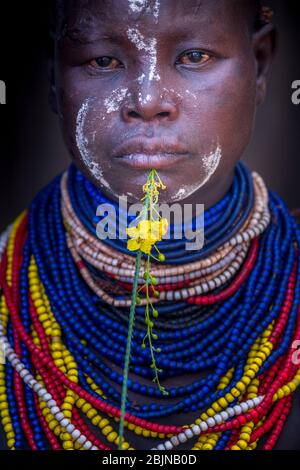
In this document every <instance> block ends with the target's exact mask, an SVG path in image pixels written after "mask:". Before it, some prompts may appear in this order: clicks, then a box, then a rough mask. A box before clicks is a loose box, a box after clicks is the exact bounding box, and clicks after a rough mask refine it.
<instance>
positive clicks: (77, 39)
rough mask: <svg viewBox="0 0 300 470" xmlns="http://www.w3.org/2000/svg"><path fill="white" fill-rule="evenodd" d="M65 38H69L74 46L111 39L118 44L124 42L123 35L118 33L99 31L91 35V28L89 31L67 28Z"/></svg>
mask: <svg viewBox="0 0 300 470" xmlns="http://www.w3.org/2000/svg"><path fill="white" fill-rule="evenodd" d="M64 38H67V39H69V40H70V41H71V43H72V44H73V45H74V46H82V45H89V44H95V43H97V42H99V41H110V42H113V43H115V44H118V45H119V44H122V43H124V36H123V35H120V34H117V33H113V34H111V33H109V34H107V33H103V34H101V33H99V32H97V33H95V34H94V35H91V32H90V29H89V31H88V32H87V31H84V30H83V29H79V28H70V29H67V31H66V33H65V35H64Z"/></svg>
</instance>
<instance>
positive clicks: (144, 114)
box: [121, 80, 179, 122]
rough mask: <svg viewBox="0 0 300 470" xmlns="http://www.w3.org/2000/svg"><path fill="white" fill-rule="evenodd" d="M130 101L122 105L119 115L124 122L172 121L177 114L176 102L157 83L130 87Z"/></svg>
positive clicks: (148, 82)
mask: <svg viewBox="0 0 300 470" xmlns="http://www.w3.org/2000/svg"><path fill="white" fill-rule="evenodd" d="M132 88H134V89H132V90H131V94H130V97H131V99H130V101H127V102H125V103H124V105H123V107H122V110H121V114H122V118H123V119H124V121H126V122H133V121H146V122H147V121H156V120H157V121H166V122H167V121H174V120H176V119H177V117H178V114H179V109H178V105H179V103H178V100H176V97H174V96H172V93H170V92H166V88H165V87H162V84H161V83H160V82H157V81H154V80H153V81H149V80H148V81H147V82H146V80H145V82H144V83H143V84H142V85H139V86H136V87H132Z"/></svg>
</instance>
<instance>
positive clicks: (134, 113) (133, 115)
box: [128, 111, 139, 118]
mask: <svg viewBox="0 0 300 470" xmlns="http://www.w3.org/2000/svg"><path fill="white" fill-rule="evenodd" d="M128 116H130V117H133V118H137V117H139V115H138V113H136V112H135V111H129V113H128Z"/></svg>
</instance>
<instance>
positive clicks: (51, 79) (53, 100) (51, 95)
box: [47, 56, 58, 114]
mask: <svg viewBox="0 0 300 470" xmlns="http://www.w3.org/2000/svg"><path fill="white" fill-rule="evenodd" d="M47 68H48V84H49V91H48V100H49V104H50V107H51V109H52V111H53V112H54V113H55V114H58V111H57V95H56V85H55V73H54V58H53V56H50V57H48V67H47Z"/></svg>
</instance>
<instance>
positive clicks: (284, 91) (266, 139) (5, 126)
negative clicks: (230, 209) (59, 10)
mask: <svg viewBox="0 0 300 470" xmlns="http://www.w3.org/2000/svg"><path fill="white" fill-rule="evenodd" d="M183 1H184V0H183ZM46 3H47V2H44V1H43V2H41V1H40V2H12V1H11V2H1V27H0V58H1V60H0V66H1V67H0V80H4V81H5V82H6V87H7V104H6V105H2V106H0V230H2V229H3V228H4V227H5V226H6V225H7V224H8V223H10V222H11V221H12V220H13V219H14V217H15V216H16V215H17V214H18V213H19V212H20V211H21V210H22V209H24V208H26V207H27V206H28V204H29V202H30V200H31V199H32V198H33V196H34V195H35V193H36V192H37V190H38V189H40V188H41V187H42V186H43V185H45V184H46V183H47V182H48V181H50V180H51V179H52V178H53V176H55V175H56V174H57V173H58V172H60V171H61V170H62V169H64V168H65V167H66V166H67V165H68V163H69V158H68V156H67V153H66V150H65V149H64V145H63V142H62V138H61V135H60V132H59V128H58V123H57V120H56V116H55V115H53V114H52V113H51V111H50V109H49V106H48V84H47V71H46V38H47V26H46V24H47V21H46V19H47V13H46V8H45V5H46ZM299 3H300V2H299V1H298V2H296V1H291V0H274V1H269V2H267V4H268V5H271V6H272V7H273V9H274V11H275V17H274V23H275V24H276V26H277V28H278V31H279V47H278V51H277V57H276V59H275V62H274V65H273V70H272V75H271V79H270V86H269V90H268V96H267V100H266V103H265V104H264V106H263V107H261V109H260V110H259V112H258V117H257V123H256V130H255V133H254V135H253V139H252V142H251V144H250V146H249V148H248V150H247V152H246V155H245V157H244V158H245V160H246V162H247V163H248V165H249V166H250V168H252V169H255V170H256V171H258V172H259V173H260V174H261V175H262V176H263V177H264V179H265V181H266V182H267V184H268V185H269V187H270V188H271V189H273V190H274V191H276V192H278V193H279V194H280V195H281V196H282V197H283V198H284V199H285V201H286V202H287V204H288V206H289V207H290V209H293V208H295V207H300V184H299V175H300V158H299V150H298V148H299V135H300V128H299V122H300V121H299V117H300V105H299V106H295V105H293V104H292V101H291V95H292V90H291V84H292V82H293V81H294V80H300V60H299V59H300V52H299V44H300V15H299V12H300V8H299ZM238 131H239V130H238V129H237V130H236V132H238Z"/></svg>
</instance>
